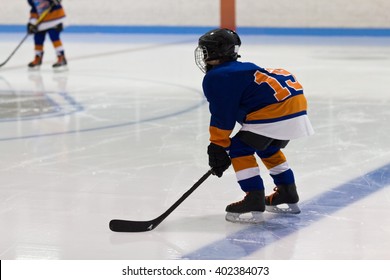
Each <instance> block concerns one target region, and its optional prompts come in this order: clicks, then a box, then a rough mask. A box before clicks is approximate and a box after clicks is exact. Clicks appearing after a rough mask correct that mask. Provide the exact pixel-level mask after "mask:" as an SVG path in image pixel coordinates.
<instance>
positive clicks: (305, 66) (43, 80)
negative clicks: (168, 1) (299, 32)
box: [0, 32, 390, 260]
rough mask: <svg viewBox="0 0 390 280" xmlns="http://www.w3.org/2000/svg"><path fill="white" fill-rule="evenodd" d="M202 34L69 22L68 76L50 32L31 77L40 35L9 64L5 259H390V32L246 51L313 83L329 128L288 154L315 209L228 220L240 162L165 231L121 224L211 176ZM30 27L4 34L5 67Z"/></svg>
mask: <svg viewBox="0 0 390 280" xmlns="http://www.w3.org/2000/svg"><path fill="white" fill-rule="evenodd" d="M200 35H201V34H194V35H153V34H149V35H140V34H116V35H115V34H114V35H112V34H111V35H108V34H74V33H72V34H68V33H66V32H64V34H63V36H62V39H63V43H64V47H65V51H66V55H67V58H68V63H69V70H68V71H66V72H61V73H55V72H53V70H52V68H51V64H52V63H54V61H55V57H54V50H53V48H52V46H51V42H50V40H49V39H47V40H46V44H45V57H44V64H43V65H42V67H41V69H40V71H28V69H27V63H28V62H30V61H31V60H32V58H33V55H34V54H33V42H32V38H29V40H28V41H27V42H26V43H25V44H23V45H22V47H21V48H20V49H19V50H18V52H17V53H16V54H15V55H14V57H13V58H12V59H11V60H10V61H9V62H8V63H7V64H6V65H5V66H3V67H2V68H0V154H1V160H0V182H1V183H0V259H2V260H35V259H39V260H56V259H59V260H177V259H190V260H212V259H214V260H215V259H217V260H224V259H230V260H239V259H240V260H247V259H250V260H339V259H340V260H386V259H387V260H388V259H390V215H389V214H390V208H389V206H390V187H389V186H390V110H389V109H390V90H389V77H390V38H389V37H314V36H307V37H305V36H304V37H297V36H249V35H242V36H241V39H242V47H241V51H240V53H241V56H242V58H241V61H252V62H255V63H257V64H258V65H260V66H262V67H270V68H284V69H287V70H289V71H291V72H292V73H294V74H295V76H296V77H297V78H298V80H299V81H300V82H301V83H302V85H303V87H304V90H305V94H306V97H307V99H308V102H309V111H308V114H309V117H310V119H311V121H312V124H313V126H314V129H315V131H316V134H315V135H314V136H311V137H309V138H304V139H299V140H295V141H292V142H290V144H289V145H288V146H287V148H286V149H285V150H284V152H285V154H286V156H287V158H288V161H289V164H290V166H291V167H292V169H293V170H294V172H295V177H296V180H297V186H298V191H299V194H300V197H301V201H300V207H301V210H302V213H301V214H299V215H291V216H286V215H284V216H283V215H277V214H271V213H265V222H264V223H262V224H259V225H242V224H232V223H229V222H226V221H225V218H224V217H225V207H226V205H227V204H230V203H231V202H234V201H238V200H241V199H242V198H243V196H244V194H243V193H242V191H241V190H240V189H239V187H238V184H237V183H236V177H235V174H234V172H233V169H232V168H230V169H229V170H228V171H227V172H226V173H225V174H224V176H223V177H222V178H217V177H215V176H212V177H210V178H208V179H207V180H206V181H205V182H204V183H203V184H202V185H201V186H200V187H199V188H198V189H197V190H196V191H195V192H194V193H193V194H192V195H190V196H189V197H188V198H187V199H186V200H185V201H184V202H183V203H182V204H181V205H180V206H179V207H178V208H177V209H176V210H175V211H174V212H173V213H172V214H171V215H170V216H169V217H168V218H166V220H165V221H163V222H162V223H161V224H160V225H159V226H158V227H157V228H156V229H154V230H153V231H149V232H144V233H115V232H111V231H110V229H109V227H108V223H109V221H110V220H111V219H129V220H151V219H154V218H156V217H157V216H159V215H160V214H162V213H163V212H164V211H165V210H166V209H168V208H169V207H170V206H171V205H172V204H173V203H174V202H175V201H176V200H178V199H179V198H180V197H181V196H182V194H183V193H185V192H186V191H187V190H188V189H189V188H190V187H191V186H192V185H193V184H194V183H195V182H196V181H197V180H198V179H199V178H200V177H201V176H202V175H203V174H205V173H206V172H207V170H208V159H207V154H206V147H207V145H208V143H209V142H208V136H209V135H208V125H209V112H208V106H207V102H206V101H205V99H204V97H203V94H202V88H201V82H202V78H203V73H202V72H201V71H200V70H199V69H198V68H197V67H196V65H195V63H194V55H193V52H194V49H195V47H196V45H197V39H198V37H199V36H200ZM23 36H24V34H22V33H2V34H1V36H0V54H1V56H0V60H1V61H0V63H1V62H2V61H4V60H5V59H6V58H7V56H8V55H9V54H10V53H11V52H12V50H13V49H14V48H15V47H16V46H17V44H18V43H19V42H20V40H21V39H22V38H23ZM259 164H260V169H261V172H262V175H263V179H264V181H265V183H266V193H270V192H272V189H273V187H274V186H273V184H272V181H271V180H270V177H269V176H268V174H267V171H266V168H265V167H264V166H263V165H262V164H261V163H259Z"/></svg>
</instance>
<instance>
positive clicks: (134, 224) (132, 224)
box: [110, 169, 212, 232]
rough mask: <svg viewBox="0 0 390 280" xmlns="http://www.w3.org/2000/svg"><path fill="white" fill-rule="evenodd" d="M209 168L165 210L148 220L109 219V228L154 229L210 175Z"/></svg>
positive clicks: (122, 229)
mask: <svg viewBox="0 0 390 280" xmlns="http://www.w3.org/2000/svg"><path fill="white" fill-rule="evenodd" d="M211 174H212V171H211V169H210V170H209V171H207V173H206V174H204V175H203V176H202V177H201V178H200V179H199V181H198V182H196V183H195V184H194V185H193V186H192V187H191V188H190V189H189V190H188V191H187V192H186V193H184V194H183V196H182V197H181V198H180V199H179V200H178V201H176V202H175V203H174V204H173V205H172V206H171V207H170V208H169V209H168V210H167V211H165V212H164V213H163V214H162V215H160V216H159V217H157V218H155V219H153V220H150V221H128V220H111V221H110V229H111V230H112V231H116V232H144V231H149V230H152V229H155V228H156V227H157V226H158V225H159V224H160V223H161V222H162V221H164V220H165V218H166V217H168V215H169V214H171V213H172V212H173V210H175V209H176V208H177V207H178V206H179V205H180V204H181V203H182V202H183V201H184V200H185V199H186V198H187V197H188V196H189V195H190V194H191V193H192V192H193V191H194V190H196V189H197V188H198V187H199V186H200V185H201V184H202V183H203V182H204V181H205V180H206V179H207V178H208V177H209V176H210V175H211Z"/></svg>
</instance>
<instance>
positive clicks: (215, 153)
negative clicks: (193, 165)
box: [207, 143, 231, 177]
mask: <svg viewBox="0 0 390 280" xmlns="http://www.w3.org/2000/svg"><path fill="white" fill-rule="evenodd" d="M207 154H208V155H209V165H210V167H211V171H212V173H213V175H216V176H218V177H222V174H223V172H224V171H225V170H226V169H228V168H229V166H230V164H231V160H230V157H229V155H228V154H227V152H226V151H225V148H223V147H221V146H218V145H216V144H214V143H210V145H209V146H208V148H207Z"/></svg>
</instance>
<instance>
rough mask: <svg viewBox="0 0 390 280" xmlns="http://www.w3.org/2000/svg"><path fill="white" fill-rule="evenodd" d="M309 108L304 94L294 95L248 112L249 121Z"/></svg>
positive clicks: (285, 114)
mask: <svg viewBox="0 0 390 280" xmlns="http://www.w3.org/2000/svg"><path fill="white" fill-rule="evenodd" d="M306 110H307V101H306V98H305V96H304V95H303V94H299V95H296V96H293V97H291V98H289V99H286V100H285V101H283V102H278V103H275V104H271V105H268V106H266V107H264V108H262V109H260V110H257V111H255V112H252V113H250V114H248V116H247V117H246V120H247V121H255V120H266V119H274V118H280V117H284V116H288V115H291V114H295V113H298V112H302V111H306Z"/></svg>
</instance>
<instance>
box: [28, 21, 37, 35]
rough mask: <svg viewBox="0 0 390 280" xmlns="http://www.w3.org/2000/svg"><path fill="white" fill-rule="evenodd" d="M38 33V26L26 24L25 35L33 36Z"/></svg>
mask: <svg viewBox="0 0 390 280" xmlns="http://www.w3.org/2000/svg"><path fill="white" fill-rule="evenodd" d="M37 32H38V26H36V25H34V24H31V23H28V24H27V33H28V34H35V33H37Z"/></svg>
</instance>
